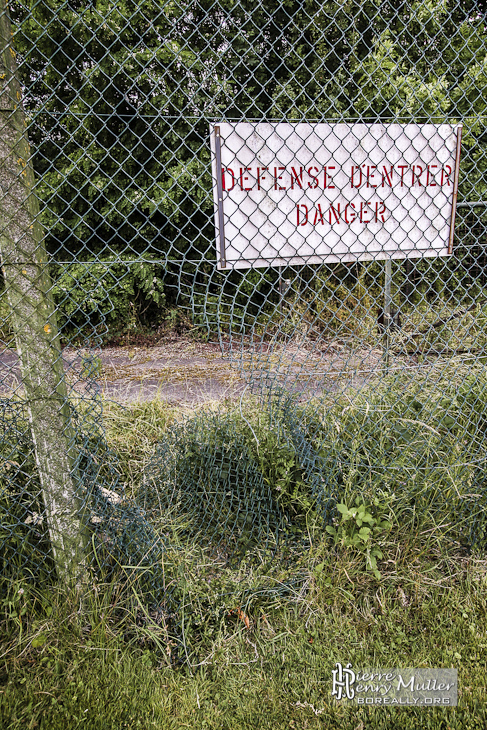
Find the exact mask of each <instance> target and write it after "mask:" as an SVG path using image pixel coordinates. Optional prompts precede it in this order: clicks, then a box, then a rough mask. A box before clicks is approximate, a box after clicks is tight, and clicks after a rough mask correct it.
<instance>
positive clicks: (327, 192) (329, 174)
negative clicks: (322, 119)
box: [210, 122, 461, 269]
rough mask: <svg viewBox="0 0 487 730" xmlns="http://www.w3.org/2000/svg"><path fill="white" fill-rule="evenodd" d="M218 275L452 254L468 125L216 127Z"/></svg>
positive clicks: (212, 129) (213, 144)
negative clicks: (463, 128)
mask: <svg viewBox="0 0 487 730" xmlns="http://www.w3.org/2000/svg"><path fill="white" fill-rule="evenodd" d="M210 137H211V149H212V166H213V189H214V203H215V227H216V245H217V259H218V267H219V268H220V269H229V268H249V267H259V266H283V265H289V264H315V263H324V262H340V261H341V262H351V261H361V260H362V261H363V260H366V261H367V260H368V261H370V260H373V259H375V260H378V259H387V258H394V259H398V258H418V257H423V256H446V255H448V254H449V253H451V252H452V244H453V229H454V218H455V208H456V197H457V189H458V173H459V161H460V145H461V127H453V126H451V125H449V124H440V125H434V124H405V125H401V124H343V123H338V124H287V123H279V124H270V123H256V124H252V123H248V122H239V123H235V124H230V123H221V124H214V125H211V126H210Z"/></svg>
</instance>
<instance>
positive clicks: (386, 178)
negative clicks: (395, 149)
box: [381, 165, 394, 188]
mask: <svg viewBox="0 0 487 730" xmlns="http://www.w3.org/2000/svg"><path fill="white" fill-rule="evenodd" d="M393 174H394V165H391V171H390V173H389V172H387V167H386V166H385V165H382V186H381V187H385V185H386V184H387V185H389V187H390V188H392V176H393Z"/></svg>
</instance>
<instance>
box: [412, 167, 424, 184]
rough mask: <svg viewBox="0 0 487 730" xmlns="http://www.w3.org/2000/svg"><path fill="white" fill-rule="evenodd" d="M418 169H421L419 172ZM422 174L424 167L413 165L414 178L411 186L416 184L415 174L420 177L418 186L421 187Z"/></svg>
mask: <svg viewBox="0 0 487 730" xmlns="http://www.w3.org/2000/svg"><path fill="white" fill-rule="evenodd" d="M417 169H418V170H419V172H416V170H417ZM422 174H423V168H422V167H421V165H413V179H412V182H411V187H413V186H414V176H415V175H416V177H417V179H418V187H421V180H420V177H421V175H422Z"/></svg>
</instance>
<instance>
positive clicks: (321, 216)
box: [313, 203, 325, 226]
mask: <svg viewBox="0 0 487 730" xmlns="http://www.w3.org/2000/svg"><path fill="white" fill-rule="evenodd" d="M318 214H319V216H320V219H319V220H318ZM317 223H323V225H325V219H324V218H323V211H322V210H321V205H320V204H319V203H318V205H317V206H316V211H315V219H314V221H313V225H314V226H315V225H316V224H317Z"/></svg>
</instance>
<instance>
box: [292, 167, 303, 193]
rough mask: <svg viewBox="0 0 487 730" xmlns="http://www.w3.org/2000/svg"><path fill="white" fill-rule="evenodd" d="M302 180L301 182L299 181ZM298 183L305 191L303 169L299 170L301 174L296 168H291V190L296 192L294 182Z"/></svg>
mask: <svg viewBox="0 0 487 730" xmlns="http://www.w3.org/2000/svg"><path fill="white" fill-rule="evenodd" d="M299 178H301V180H300V179H299ZM295 180H296V182H297V183H298V185H299V187H300V188H301V189H303V168H302V167H300V168H299V172H296V170H295V169H294V167H291V190H294V181H295Z"/></svg>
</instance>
